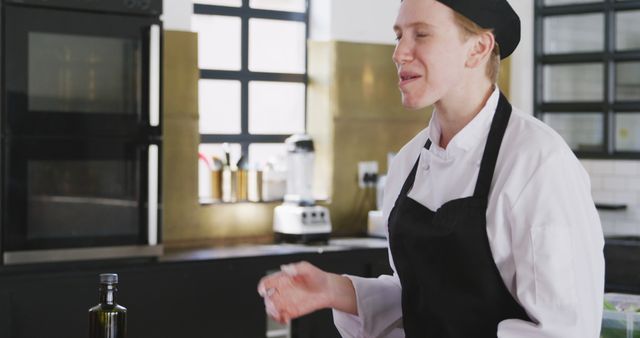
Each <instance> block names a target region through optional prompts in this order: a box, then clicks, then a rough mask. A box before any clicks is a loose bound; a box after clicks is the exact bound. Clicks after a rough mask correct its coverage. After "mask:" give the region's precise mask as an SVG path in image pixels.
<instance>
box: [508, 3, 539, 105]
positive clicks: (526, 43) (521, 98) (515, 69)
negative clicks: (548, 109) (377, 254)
mask: <svg viewBox="0 0 640 338" xmlns="http://www.w3.org/2000/svg"><path fill="white" fill-rule="evenodd" d="M509 3H510V4H511V6H512V7H513V9H514V10H515V11H516V13H518V16H520V21H521V23H522V25H521V40H520V44H519V45H518V48H517V49H516V50H515V52H514V53H513V54H512V55H511V74H510V75H511V88H510V97H509V99H510V100H511V103H512V104H513V105H514V106H515V107H518V108H520V109H522V110H523V111H525V112H528V113H530V114H533V24H534V16H533V1H531V0H510V1H509Z"/></svg>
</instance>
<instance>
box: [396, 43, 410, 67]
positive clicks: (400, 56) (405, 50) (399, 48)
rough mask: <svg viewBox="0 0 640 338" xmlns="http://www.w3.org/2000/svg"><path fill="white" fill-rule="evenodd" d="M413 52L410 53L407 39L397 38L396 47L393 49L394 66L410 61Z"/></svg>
mask: <svg viewBox="0 0 640 338" xmlns="http://www.w3.org/2000/svg"><path fill="white" fill-rule="evenodd" d="M412 58H413V54H412V53H411V46H410V43H409V41H407V40H406V39H404V38H402V37H401V38H400V39H398V42H397V43H396V49H395V50H394V51H393V57H392V59H393V62H394V63H395V64H396V66H399V65H403V64H406V63H407V62H409V61H411V59H412Z"/></svg>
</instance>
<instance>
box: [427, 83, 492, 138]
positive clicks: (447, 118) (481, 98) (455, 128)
mask: <svg viewBox="0 0 640 338" xmlns="http://www.w3.org/2000/svg"><path fill="white" fill-rule="evenodd" d="M479 82H480V83H478V82H476V83H474V84H472V83H469V85H467V86H460V87H459V88H455V89H453V90H452V91H451V93H450V94H448V95H447V96H446V97H443V98H442V99H441V100H440V101H438V102H436V103H435V107H436V111H437V112H438V114H437V119H438V123H439V124H440V128H441V131H442V133H441V135H440V140H439V144H440V147H442V148H444V149H446V148H447V145H448V144H449V142H451V140H452V139H453V137H454V136H455V135H456V134H457V133H458V132H459V131H460V130H462V129H463V128H464V127H465V126H466V125H467V124H468V123H469V122H471V120H473V118H474V117H476V115H478V113H480V110H482V108H483V107H484V106H485V104H486V103H487V100H489V97H490V96H491V94H492V93H493V90H494V88H495V86H494V84H492V83H491V82H490V81H489V80H488V79H487V80H485V81H479Z"/></svg>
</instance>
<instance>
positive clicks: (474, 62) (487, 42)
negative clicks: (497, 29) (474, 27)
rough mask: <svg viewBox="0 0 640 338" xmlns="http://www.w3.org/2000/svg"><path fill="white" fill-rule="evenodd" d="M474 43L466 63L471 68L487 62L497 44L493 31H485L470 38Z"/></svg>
mask: <svg viewBox="0 0 640 338" xmlns="http://www.w3.org/2000/svg"><path fill="white" fill-rule="evenodd" d="M469 42H470V43H472V45H471V49H470V50H469V54H468V55H467V62H466V63H465V65H466V66H467V67H469V68H475V67H478V66H480V65H483V64H484V63H485V60H487V59H488V58H489V56H490V55H491V52H492V51H493V48H494V46H495V44H496V40H495V37H494V36H493V33H491V32H484V33H481V34H479V35H476V36H474V37H472V38H470V39H469Z"/></svg>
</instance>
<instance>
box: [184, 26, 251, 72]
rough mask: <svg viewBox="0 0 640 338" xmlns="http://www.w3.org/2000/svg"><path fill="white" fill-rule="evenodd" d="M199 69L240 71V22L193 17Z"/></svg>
mask: <svg viewBox="0 0 640 338" xmlns="http://www.w3.org/2000/svg"><path fill="white" fill-rule="evenodd" d="M191 27H192V29H193V30H194V31H195V32H198V65H199V67H200V69H222V70H240V67H241V57H240V52H241V45H240V43H241V35H240V32H241V29H242V28H241V20H240V18H239V17H233V16H221V15H194V16H193V17H192V26H191Z"/></svg>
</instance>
